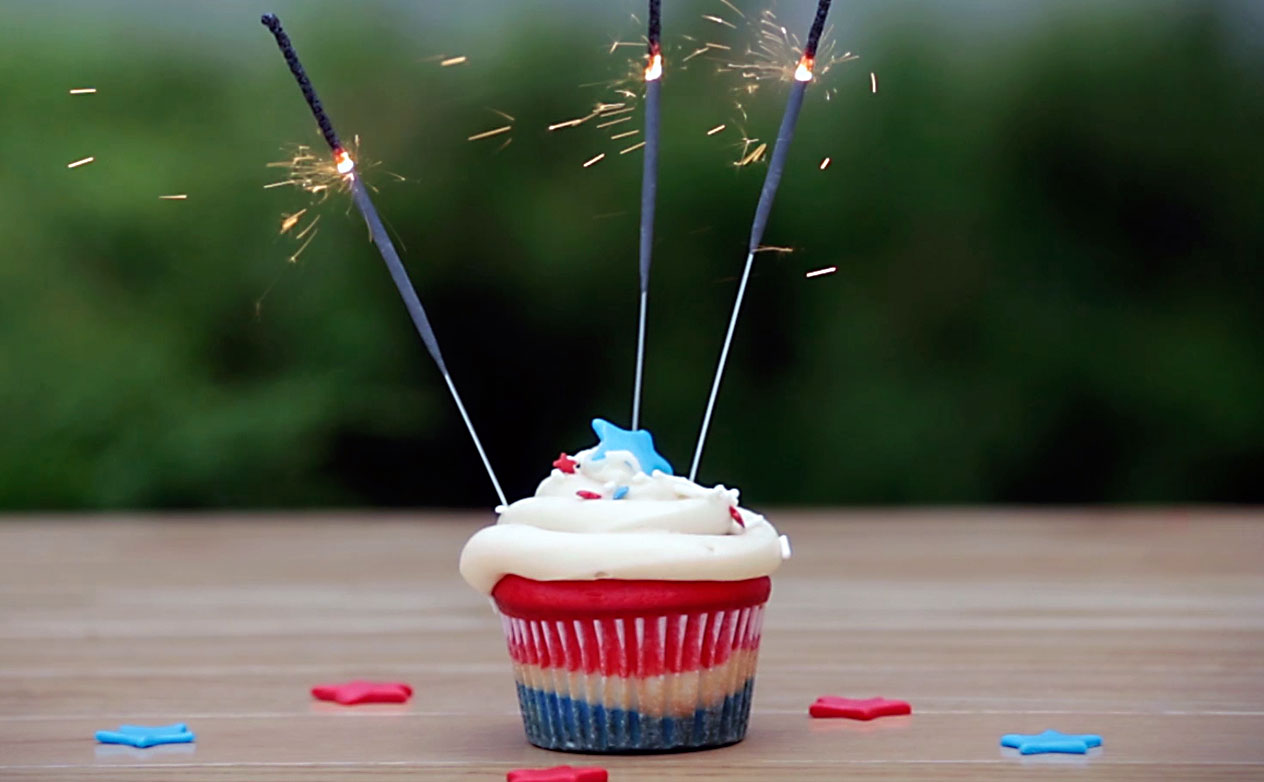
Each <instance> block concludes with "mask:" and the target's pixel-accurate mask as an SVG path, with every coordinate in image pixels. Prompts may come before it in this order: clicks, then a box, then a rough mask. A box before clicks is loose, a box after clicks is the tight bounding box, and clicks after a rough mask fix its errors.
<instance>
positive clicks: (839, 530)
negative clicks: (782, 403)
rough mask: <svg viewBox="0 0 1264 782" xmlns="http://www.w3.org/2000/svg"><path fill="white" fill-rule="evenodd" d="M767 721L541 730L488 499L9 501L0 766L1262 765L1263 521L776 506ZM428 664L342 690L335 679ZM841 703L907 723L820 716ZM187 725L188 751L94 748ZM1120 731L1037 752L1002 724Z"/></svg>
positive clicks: (877, 769) (29, 773) (618, 774)
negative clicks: (621, 750)
mask: <svg viewBox="0 0 1264 782" xmlns="http://www.w3.org/2000/svg"><path fill="white" fill-rule="evenodd" d="M771 518H772V520H773V521H774V522H775V523H777V524H778V526H779V527H780V528H781V529H782V531H784V532H787V533H788V534H789V535H790V536H791V538H792V539H793V541H794V544H795V557H794V559H793V560H791V561H790V562H789V563H787V565H786V566H785V567H784V569H783V570H782V571H781V572H780V573H779V574H778V575H777V577H776V578H775V579H774V584H775V586H774V592H773V598H772V603H771V605H770V607H769V614H768V619H767V622H766V624H765V631H764V645H763V649H762V653H761V659H760V666H759V675H758V678H757V686H756V696H755V706H754V714H753V716H752V719H751V727H750V734H749V736H748V738H747V739H746V741H744V742H743V743H741V744H738V745H736V746H734V747H730V748H725V749H720V750H714V751H710V752H701V753H686V754H675V755H665V756H641V757H607V758H599V757H598V758H592V757H585V756H576V755H565V754H557V753H551V752H546V751H544V750H539V749H535V748H533V747H530V746H529V745H528V744H527V743H526V741H525V739H524V738H523V734H522V727H521V723H520V721H519V717H518V715H517V705H516V699H515V696H514V691H513V686H512V679H511V676H510V670H509V665H508V662H507V657H506V653H505V650H504V646H503V641H502V639H501V636H500V624H499V622H498V621H497V619H496V618H495V617H494V616H493V614H492V612H491V611H490V609H489V607H488V604H487V601H486V600H485V599H484V598H483V597H482V596H480V595H478V594H476V593H474V592H473V591H471V590H470V589H469V588H468V587H467V586H466V585H465V584H464V582H462V581H461V579H460V577H459V576H458V575H457V572H456V561H457V553H458V551H459V550H460V547H461V544H462V543H463V542H464V540H465V539H466V538H467V537H468V536H469V534H470V533H472V532H473V531H474V530H475V529H476V528H477V527H479V526H480V525H482V524H484V523H487V522H488V521H490V517H489V516H487V515H451V514H449V515H440V514H418V515H411V516H381V515H370V514H346V515H341V516H297V517H296V516H268V515H264V516H213V517H207V516H192V517H139V518H138V517H115V518H104V519H102V518H82V517H80V518H9V519H7V520H0V779H5V780H8V779H35V780H50V779H68V780H71V779H73V780H157V779H163V780H168V779H180V780H184V779H207V780H238V779H240V780H264V781H270V780H317V779H322V780H324V779H343V778H355V779H358V780H361V779H362V780H376V779H387V778H391V779H405V778H407V779H416V778H429V779H456V780H503V779H504V777H505V772H506V771H507V770H509V769H512V768H519V767H545V766H552V765H559V764H565V763H570V764H580V765H582V764H584V763H585V762H592V761H596V762H597V763H599V764H600V765H604V766H606V767H607V768H608V769H609V770H610V772H611V780H612V782H620V781H622V780H628V781H631V780H642V781H645V780H655V781H656V782H660V781H661V780H664V779H687V780H721V779H722V780H728V781H729V782H742V781H744V780H761V781H762V780H798V781H800V782H815V781H816V780H822V781H823V780H831V781H833V780H840V779H860V780H896V779H926V780H995V779H1067V780H1071V779H1074V780H1085V779H1094V780H1095V779H1120V780H1155V779H1181V780H1190V779H1256V780H1258V779H1264V566H1262V559H1261V555H1262V554H1264V514H1262V513H1260V512H1230V511H1203V510H1194V511H1176V510H1173V511H1145V512H1142V511H1134V512H1114V511H1066V512H1059V513H1041V512H1029V511H1007V510H953V511H924V512H887V511H873V512H861V511H850V512H821V513H812V514H808V513H784V514H771ZM350 678H380V679H387V680H403V681H407V682H410V683H411V684H412V685H413V687H414V688H415V689H416V695H415V696H414V698H413V700H412V701H411V702H410V703H408V704H403V705H398V706H396V705H376V706H360V707H350V708H348V707H338V706H334V705H333V704H326V703H321V702H315V701H313V699H312V698H311V696H310V694H309V689H310V687H311V686H312V685H313V684H316V683H320V682H328V681H339V680H345V679H350ZM822 694H836V695H850V696H854V697H868V696H872V695H882V696H886V697H892V698H901V699H905V700H908V701H909V702H911V703H912V704H913V709H914V714H913V715H912V716H911V717H897V718H886V719H881V720H877V721H874V722H870V723H862V722H854V721H850V720H813V719H810V718H809V717H808V716H807V706H808V704H809V703H810V702H811V701H812V700H813V699H814V698H816V697H817V696H818V695H822ZM176 721H185V722H188V723H189V725H190V728H191V729H192V730H194V731H195V732H196V733H197V743H196V744H195V745H183V746H167V747H157V748H153V749H149V750H133V749H131V748H125V747H117V746H104V745H97V744H96V743H95V742H94V741H93V738H92V734H93V732H94V731H96V730H98V729H107V728H113V727H114V726H116V725H118V724H120V723H129V722H130V723H142V724H163V723H170V722H176ZM1046 728H1054V729H1058V730H1062V731H1067V732H1086V733H1087V732H1093V733H1100V734H1101V735H1102V736H1103V737H1104V739H1105V745H1104V746H1103V748H1102V749H1100V750H1096V751H1094V752H1093V753H1092V754H1090V755H1089V756H1087V757H1083V756H1051V755H1045V756H1032V757H1026V758H1024V757H1020V756H1018V755H1016V754H1015V753H1014V751H1013V750H1002V749H1001V748H1000V747H999V746H998V739H999V737H1000V735H1001V734H1002V733H1008V732H1024V733H1028V732H1039V731H1042V730H1045V729H1046Z"/></svg>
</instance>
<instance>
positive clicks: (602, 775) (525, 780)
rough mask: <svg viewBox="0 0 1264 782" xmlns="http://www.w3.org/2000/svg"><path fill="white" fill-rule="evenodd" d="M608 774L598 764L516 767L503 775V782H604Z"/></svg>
mask: <svg viewBox="0 0 1264 782" xmlns="http://www.w3.org/2000/svg"><path fill="white" fill-rule="evenodd" d="M608 778H609V775H608V774H607V773H606V770H605V769H604V768H600V767H598V766H580V767H579V768H576V767H574V766H554V767H553V768H516V769H514V770H513V771H510V772H509V773H508V774H506V775H505V782H606V780H607V779H608Z"/></svg>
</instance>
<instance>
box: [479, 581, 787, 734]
mask: <svg viewBox="0 0 1264 782" xmlns="http://www.w3.org/2000/svg"><path fill="white" fill-rule="evenodd" d="M769 591H770V582H769V580H768V579H767V578H760V579H750V580H747V581H737V582H663V581H616V580H609V581H597V582H536V581H530V580H528V579H523V578H520V577H517V576H506V577H505V578H504V579H502V581H501V583H499V584H497V587H496V590H495V591H494V592H493V597H494V598H495V600H496V603H497V606H498V607H499V608H500V610H501V614H502V621H503V624H504V629H505V637H506V640H507V642H508V645H509V654H510V657H511V658H512V659H513V662H514V678H515V680H516V683H517V690H518V703H519V706H520V707H521V710H522V717H523V724H524V727H525V729H526V734H527V739H528V740H529V741H530V742H531V743H532V744H535V745H536V746H539V747H543V748H545V749H555V750H562V751H570V752H593V753H647V752H675V751H687V750H693V749H706V748H712V747H721V746H725V745H728V744H733V743H736V742H738V741H741V740H742V738H743V737H744V736H745V735H746V726H747V721H748V719H749V716H750V704H751V693H752V691H753V689H754V677H755V661H756V655H757V653H758V649H759V640H760V635H761V628H762V623H763V607H764V602H765V601H766V600H767V598H768V594H769Z"/></svg>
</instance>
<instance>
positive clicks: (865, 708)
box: [808, 695, 913, 720]
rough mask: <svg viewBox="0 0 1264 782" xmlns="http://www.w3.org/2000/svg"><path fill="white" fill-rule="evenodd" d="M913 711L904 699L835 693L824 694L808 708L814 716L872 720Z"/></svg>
mask: <svg viewBox="0 0 1264 782" xmlns="http://www.w3.org/2000/svg"><path fill="white" fill-rule="evenodd" d="M912 713H913V707H912V706H910V705H908V704H907V703H905V702H904V701H889V700H887V699H886V698H868V699H864V700H856V699H853V698H838V697H835V696H833V695H822V696H821V697H819V698H817V699H816V703H813V704H812V706H811V707H810V708H809V709H808V714H811V715H812V716H813V717H846V718H847V719H850V720H871V719H874V718H875V717H895V716H898V715H901V714H912Z"/></svg>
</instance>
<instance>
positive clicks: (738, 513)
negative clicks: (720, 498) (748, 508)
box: [729, 505, 746, 528]
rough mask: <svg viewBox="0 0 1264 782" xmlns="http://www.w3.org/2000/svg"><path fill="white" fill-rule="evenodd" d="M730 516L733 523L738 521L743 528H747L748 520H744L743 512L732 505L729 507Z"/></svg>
mask: <svg viewBox="0 0 1264 782" xmlns="http://www.w3.org/2000/svg"><path fill="white" fill-rule="evenodd" d="M729 515H730V516H732V517H733V521H736V522H737V523H738V524H741V525H742V527H743V528H745V527H746V519H744V518H742V513H741V511H739V510H738V509H737V508H735V507H733V506H732V505H730V506H729Z"/></svg>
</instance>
